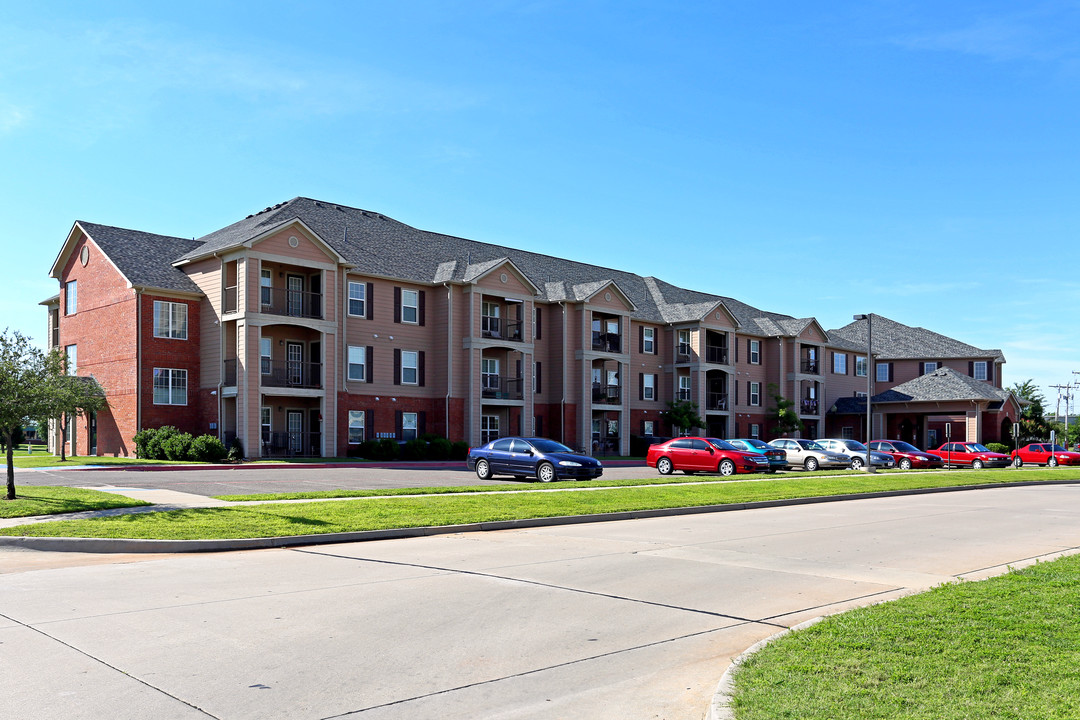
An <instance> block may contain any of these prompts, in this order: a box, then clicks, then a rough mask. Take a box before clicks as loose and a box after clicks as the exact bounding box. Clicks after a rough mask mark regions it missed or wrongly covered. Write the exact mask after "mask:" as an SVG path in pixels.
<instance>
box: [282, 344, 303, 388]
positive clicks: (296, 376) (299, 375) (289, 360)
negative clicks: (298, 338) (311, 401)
mask: <svg viewBox="0 0 1080 720" xmlns="http://www.w3.org/2000/svg"><path fill="white" fill-rule="evenodd" d="M285 360H286V363H285V365H286V375H285V377H286V378H288V383H289V385H303V384H304V344H303V343H298V342H291V343H289V344H288V345H287V346H286V353H285Z"/></svg>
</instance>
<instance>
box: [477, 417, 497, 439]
mask: <svg viewBox="0 0 1080 720" xmlns="http://www.w3.org/2000/svg"><path fill="white" fill-rule="evenodd" d="M498 437H499V416H498V415H482V416H481V417H480V442H483V443H489V442H491V441H492V440H497V439H498Z"/></svg>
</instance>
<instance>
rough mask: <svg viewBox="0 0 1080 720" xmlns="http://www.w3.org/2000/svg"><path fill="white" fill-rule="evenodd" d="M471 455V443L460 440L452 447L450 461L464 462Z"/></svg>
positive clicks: (452, 444)
mask: <svg viewBox="0 0 1080 720" xmlns="http://www.w3.org/2000/svg"><path fill="white" fill-rule="evenodd" d="M468 454H469V443H467V442H465V441H463V440H459V441H458V442H456V443H451V445H450V457H449V458H448V459H450V460H461V461H462V462H464V460H465V458H466V456H468Z"/></svg>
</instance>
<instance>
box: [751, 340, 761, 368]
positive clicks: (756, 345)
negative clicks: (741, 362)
mask: <svg viewBox="0 0 1080 720" xmlns="http://www.w3.org/2000/svg"><path fill="white" fill-rule="evenodd" d="M750 364H751V365H760V364H761V341H760V340H751V341H750Z"/></svg>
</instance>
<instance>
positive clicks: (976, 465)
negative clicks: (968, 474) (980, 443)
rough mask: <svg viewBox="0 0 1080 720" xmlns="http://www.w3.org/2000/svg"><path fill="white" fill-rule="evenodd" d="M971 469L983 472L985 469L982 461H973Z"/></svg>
mask: <svg viewBox="0 0 1080 720" xmlns="http://www.w3.org/2000/svg"><path fill="white" fill-rule="evenodd" d="M971 469H972V470H982V469H983V462H982V460H972V461H971Z"/></svg>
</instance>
